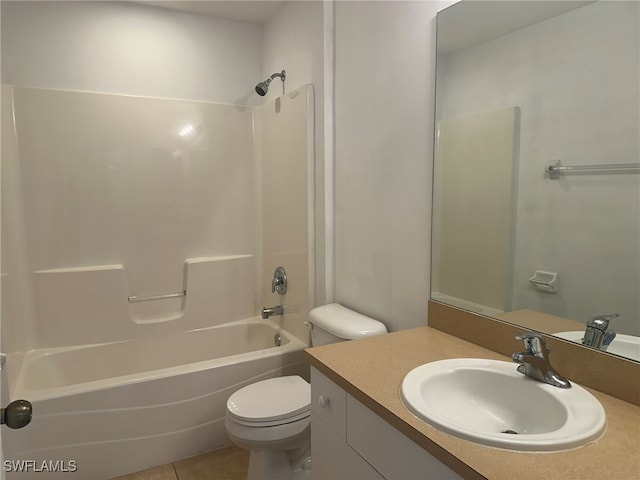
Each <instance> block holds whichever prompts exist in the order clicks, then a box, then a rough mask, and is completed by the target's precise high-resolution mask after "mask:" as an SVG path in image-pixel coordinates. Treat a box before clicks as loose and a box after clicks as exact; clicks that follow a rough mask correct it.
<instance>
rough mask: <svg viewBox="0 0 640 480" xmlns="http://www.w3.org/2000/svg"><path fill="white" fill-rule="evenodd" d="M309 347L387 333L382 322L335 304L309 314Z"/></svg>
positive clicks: (319, 308) (323, 306) (315, 309)
mask: <svg viewBox="0 0 640 480" xmlns="http://www.w3.org/2000/svg"><path fill="white" fill-rule="evenodd" d="M309 323H310V324H311V345H313V346H319V345H327V344H329V343H337V342H344V341H345V340H355V339H357V338H364V337H372V336H374V335H382V334H384V333H387V327H385V326H384V324H383V323H382V322H379V321H377V320H374V319H373V318H370V317H367V316H365V315H362V314H360V313H358V312H354V311H353V310H349V309H348V308H346V307H343V306H342V305H340V304H337V303H330V304H328V305H322V306H321V307H316V308H314V309H313V310H311V312H309Z"/></svg>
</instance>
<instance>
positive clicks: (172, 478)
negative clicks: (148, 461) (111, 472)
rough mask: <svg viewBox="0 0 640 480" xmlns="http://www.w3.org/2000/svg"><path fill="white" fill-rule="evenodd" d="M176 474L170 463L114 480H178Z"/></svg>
mask: <svg viewBox="0 0 640 480" xmlns="http://www.w3.org/2000/svg"><path fill="white" fill-rule="evenodd" d="M177 478H178V477H177V476H176V472H175V470H174V469H173V465H171V464H170V463H168V464H166V465H160V466H159V467H153V468H148V469H147V470H142V471H140V472H136V473H129V474H127V475H123V476H122V477H117V478H114V479H112V480H177Z"/></svg>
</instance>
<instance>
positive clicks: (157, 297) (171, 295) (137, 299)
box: [127, 290, 187, 303]
mask: <svg viewBox="0 0 640 480" xmlns="http://www.w3.org/2000/svg"><path fill="white" fill-rule="evenodd" d="M186 296H187V291H186V290H183V291H181V292H175V293H165V294H163V295H150V296H148V297H139V296H131V297H127V300H129V302H131V303H133V302H144V301H145V300H161V299H163V298H176V297H186Z"/></svg>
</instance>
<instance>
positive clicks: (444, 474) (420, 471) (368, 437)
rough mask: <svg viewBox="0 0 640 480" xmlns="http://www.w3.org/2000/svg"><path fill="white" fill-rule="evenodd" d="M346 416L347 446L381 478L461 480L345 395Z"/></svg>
mask: <svg viewBox="0 0 640 480" xmlns="http://www.w3.org/2000/svg"><path fill="white" fill-rule="evenodd" d="M347 415H348V421H347V443H348V444H349V445H351V446H352V447H353V449H354V450H356V451H357V452H358V453H359V454H360V455H362V457H363V458H364V459H365V460H366V461H367V462H369V463H370V464H371V465H372V466H373V467H374V468H375V469H376V470H377V471H378V472H380V473H381V474H382V475H383V476H384V477H385V478H389V479H393V480H396V479H398V480H401V479H407V480H417V479H438V480H462V477H460V476H459V475H458V474H457V473H455V472H454V471H453V470H451V469H450V468H449V467H447V466H446V465H445V464H444V463H442V462H440V460H438V459H436V458H435V457H434V456H432V455H431V454H429V453H428V452H426V451H425V450H424V449H423V448H421V447H420V446H418V445H417V444H416V443H414V442H413V441H412V440H411V439H409V438H408V437H407V436H405V435H404V434H403V433H401V432H400V431H398V430H396V429H395V428H394V427H392V426H391V425H389V424H388V423H387V422H386V421H384V420H383V419H382V418H380V417H379V416H378V415H376V414H375V413H373V412H372V411H371V410H369V409H368V408H367V407H365V406H364V405H363V404H362V403H360V402H359V401H358V400H356V399H355V398H353V397H352V396H351V395H349V394H347Z"/></svg>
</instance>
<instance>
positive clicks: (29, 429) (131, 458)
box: [3, 318, 307, 480]
mask: <svg viewBox="0 0 640 480" xmlns="http://www.w3.org/2000/svg"><path fill="white" fill-rule="evenodd" d="M277 333H279V334H280V337H281V345H280V346H276V344H275V341H274V336H275V335H276V334H277ZM306 346H307V345H306V344H305V343H303V342H302V341H300V340H299V339H297V338H295V337H293V336H292V335H290V334H289V333H288V332H286V331H284V330H279V329H278V326H277V324H276V323H274V322H272V321H271V320H262V319H254V318H252V319H248V320H241V321H238V322H233V323H228V324H223V325H219V326H216V327H211V328H206V329H200V330H194V331H189V332H182V333H178V334H173V335H168V336H162V337H155V338H149V339H144V340H132V341H124V342H114V343H108V344H99V345H89V346H82V347H69V348H55V349H48V350H34V351H31V352H29V353H27V354H26V355H25V356H24V358H23V359H22V361H21V365H20V369H19V373H18V375H17V378H16V381H15V382H14V383H13V384H12V385H11V388H10V394H11V395H10V396H11V400H14V399H18V398H24V399H26V400H29V401H31V402H32V404H33V420H32V422H31V424H29V425H28V426H26V427H25V428H23V429H20V430H8V429H5V431H4V432H3V445H4V448H5V455H4V459H5V467H6V462H7V461H16V462H17V461H19V460H32V461H34V463H35V465H36V467H37V468H41V466H42V463H43V462H49V464H54V465H55V464H56V463H55V462H58V463H57V465H58V469H59V470H62V469H64V468H67V470H69V468H68V467H69V465H71V466H72V467H73V468H74V469H77V471H76V472H74V473H73V478H77V479H79V480H80V479H108V478H111V477H115V476H118V475H122V474H125V473H129V472H134V471H138V470H142V469H145V468H148V467H152V466H155V465H160V464H165V463H168V462H172V461H175V460H179V459H181V458H186V457H189V456H193V455H197V454H199V453H202V452H207V451H211V450H214V449H216V448H220V447H223V446H225V445H230V444H231V442H230V440H229V439H228V437H227V435H226V432H225V428H224V417H225V408H226V400H227V398H228V397H229V395H231V394H232V393H233V392H234V391H236V390H237V389H238V388H240V387H242V386H244V385H247V384H249V383H252V382H255V381H257V380H261V379H265V378H270V377H275V376H280V375H291V374H298V375H302V376H304V377H305V378H306V377H307V374H306V370H307V368H306V365H305V363H304V361H303V359H302V350H303V349H304V348H305V347H306ZM10 360H11V359H10V358H9V359H8V362H10ZM70 462H72V463H70ZM45 469H46V467H45ZM69 475H70V474H69V473H68V471H67V472H57V473H38V476H37V478H69ZM27 477H28V476H25V475H24V474H16V475H15V476H13V475H11V474H10V475H9V476H8V478H27Z"/></svg>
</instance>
